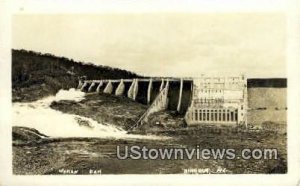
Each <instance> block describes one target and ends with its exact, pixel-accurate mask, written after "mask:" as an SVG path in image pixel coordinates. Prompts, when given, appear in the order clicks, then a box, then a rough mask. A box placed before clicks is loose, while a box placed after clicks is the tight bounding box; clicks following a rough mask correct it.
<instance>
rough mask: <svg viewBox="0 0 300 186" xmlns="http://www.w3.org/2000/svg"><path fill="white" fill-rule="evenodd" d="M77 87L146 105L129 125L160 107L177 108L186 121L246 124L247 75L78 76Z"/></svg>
mask: <svg viewBox="0 0 300 186" xmlns="http://www.w3.org/2000/svg"><path fill="white" fill-rule="evenodd" d="M77 88H78V89H80V90H81V91H84V92H99V93H106V94H113V95H115V96H125V97H128V98H130V99H132V100H134V101H137V102H139V103H142V104H145V105H149V107H148V109H147V110H146V112H145V113H144V114H143V115H142V116H141V118H140V119H139V120H138V121H137V123H136V125H135V126H133V129H134V128H135V127H138V126H140V125H142V124H144V123H145V122H148V117H149V116H150V115H151V114H153V113H155V112H159V111H162V110H171V111H175V112H177V113H178V114H179V115H181V116H182V117H184V119H185V121H186V123H187V124H188V125H199V124H244V125H246V124H247V119H246V115H247V114H246V111H247V79H246V78H244V76H240V77H201V78H137V79H103V80H82V79H81V80H79V84H78V87H77Z"/></svg>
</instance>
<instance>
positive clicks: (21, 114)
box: [13, 89, 164, 139]
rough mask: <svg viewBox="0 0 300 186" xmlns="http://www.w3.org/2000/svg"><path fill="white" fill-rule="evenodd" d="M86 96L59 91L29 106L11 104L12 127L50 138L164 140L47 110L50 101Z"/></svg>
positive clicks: (73, 92) (78, 99)
mask: <svg viewBox="0 0 300 186" xmlns="http://www.w3.org/2000/svg"><path fill="white" fill-rule="evenodd" d="M84 96H85V93H84V92H81V91H78V90H75V89H70V90H60V91H59V92H58V93H57V94H56V95H55V96H50V97H47V98H44V99H41V100H38V101H35V102H30V103H13V126H23V127H30V128H34V129H37V130H38V131H40V132H41V133H43V134H45V135H48V136H50V137H99V138H143V139H164V138H163V137H159V136H149V135H147V136H146V135H133V134H127V131H125V130H123V129H121V128H118V127H116V126H114V125H109V124H101V123H98V122H97V121H95V120H93V119H91V118H87V117H83V116H79V115H75V114H66V113H63V112H60V111H57V110H54V109H52V108H50V104H51V103H52V102H53V101H60V100H73V101H76V102H78V101H81V100H83V99H85V97H84Z"/></svg>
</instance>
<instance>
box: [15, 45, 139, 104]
mask: <svg viewBox="0 0 300 186" xmlns="http://www.w3.org/2000/svg"><path fill="white" fill-rule="evenodd" d="M81 76H86V78H87V79H107V78H109V79H120V78H134V77H138V75H137V74H135V73H132V72H129V71H126V70H121V69H118V68H111V67H108V66H96V65H94V64H91V63H82V62H76V61H74V60H72V59H68V58H65V57H57V56H54V55H52V54H41V53H38V52H33V51H26V50H12V89H13V101H33V100H37V99H39V98H41V97H44V96H47V95H51V94H55V93H56V92H57V91H58V90H59V89H61V88H64V89H67V88H71V87H76V86H77V84H78V78H79V77H81Z"/></svg>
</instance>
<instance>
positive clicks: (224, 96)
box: [185, 76, 247, 125]
mask: <svg viewBox="0 0 300 186" xmlns="http://www.w3.org/2000/svg"><path fill="white" fill-rule="evenodd" d="M192 91H193V92H192V100H191V104H190V107H189V108H188V110H187V112H186V115H185V121H186V123H187V124H188V125H201V124H221V125H233V124H237V125H247V79H246V78H245V77H244V76H239V77H205V76H203V77H201V78H196V79H194V80H193V90H192Z"/></svg>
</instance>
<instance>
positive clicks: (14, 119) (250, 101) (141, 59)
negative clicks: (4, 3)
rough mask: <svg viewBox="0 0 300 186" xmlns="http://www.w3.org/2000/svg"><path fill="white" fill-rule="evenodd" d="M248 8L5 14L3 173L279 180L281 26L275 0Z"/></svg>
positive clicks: (282, 157)
mask: <svg viewBox="0 0 300 186" xmlns="http://www.w3.org/2000/svg"><path fill="white" fill-rule="evenodd" d="M264 1H268V2H269V3H270V1H269V0H264ZM247 2H248V4H247V6H245V4H243V3H240V4H238V2H235V1H234V2H233V3H232V4H231V5H232V6H230V5H227V6H225V5H224V7H222V6H220V4H218V3H217V1H216V2H210V3H204V4H201V3H200V4H201V6H199V7H200V8H199V10H198V9H197V11H196V9H192V8H191V7H193V6H190V8H191V9H189V10H181V11H170V10H169V9H157V10H155V11H153V10H152V7H151V6H149V7H147V8H149V9H151V11H144V10H143V9H141V10H140V11H134V10H135V9H134V8H132V9H130V10H128V11H120V10H122V9H121V8H120V9H117V10H115V11H103V12H96V11H91V12H78V13H76V12H65V13H64V12H57V13H51V12H50V13H47V12H35V13H30V11H28V13H26V6H24V7H22V6H20V7H19V8H18V9H17V11H19V13H14V14H12V15H11V17H10V20H11V21H10V24H11V27H10V29H11V30H10V35H11V46H10V49H9V52H10V54H9V56H10V60H11V61H10V67H11V73H10V79H11V81H10V82H9V83H10V85H11V86H10V87H11V88H10V92H11V99H10V103H11V112H10V113H11V114H10V116H11V120H10V121H11V123H10V124H7V126H8V128H9V129H10V134H9V135H10V136H11V141H10V147H9V148H10V149H11V152H10V155H11V160H10V162H8V163H9V164H10V165H11V174H12V175H13V176H25V175H26V176H37V175H44V176H47V175H51V176H58V175H59V176H60V178H61V179H63V178H64V177H66V178H67V177H68V176H70V175H72V176H75V175H81V176H91V175H93V176H94V177H97V176H99V177H97V179H101V176H105V175H136V176H139V175H141V176H142V175H158V174H159V175H166V176H167V175H177V176H184V175H190V176H191V175H193V176H199V177H201V176H202V175H223V176H226V175H270V176H276V175H278V176H284V175H287V174H288V173H289V168H290V167H289V166H290V165H291V162H289V161H294V160H292V159H291V158H288V157H290V154H289V153H290V151H289V153H288V150H289V149H291V148H290V146H289V144H290V143H289V136H292V135H293V134H294V133H292V134H290V133H289V131H290V130H288V126H289V127H290V126H293V125H294V124H291V122H294V121H291V120H290V119H289V118H288V116H289V111H290V104H288V100H289V99H288V92H289V90H290V89H291V87H290V84H289V77H290V76H289V72H290V71H289V70H288V59H290V58H289V57H288V56H289V54H290V53H289V52H288V50H287V49H288V48H289V47H288V41H290V39H289V36H290V34H289V31H288V29H287V28H288V25H289V21H288V20H289V19H288V16H287V13H286V12H285V11H283V10H282V9H281V6H282V5H283V4H284V3H283V2H282V1H280V0H275V1H274V4H273V5H272V4H268V6H267V5H264V6H259V5H258V4H255V2H257V3H258V1H256V0H254V1H253V2H251V3H250V2H249V1H247ZM190 3H191V2H190ZM100 4H101V3H100ZM23 5H26V4H23ZM180 5H181V3H178V5H177V6H176V7H177V8H180ZM182 5H183V4H182ZM196 5H198V4H197V3H196V4H195V7H196ZM90 6H92V5H90ZM128 6H129V5H128ZM243 6H245V7H243ZM172 7H173V6H172ZM183 7H185V5H184V6H183ZM226 7H227V8H226ZM233 7H235V8H240V9H238V10H232V8H233ZM249 7H251V8H249ZM262 7H264V9H262ZM110 8H111V7H110ZM122 8H124V7H122ZM247 8H249V10H248V9H247ZM103 9H104V8H103ZM22 11H25V13H24V12H23V13H22ZM3 70H4V69H2V71H3ZM295 70H296V69H295ZM292 81H293V80H292ZM294 87H295V85H293V86H292V88H294ZM297 100H299V99H297ZM295 104H299V103H296V102H295ZM292 110H293V109H292ZM1 114H3V113H1ZM288 147H289V148H288ZM253 181H254V180H253ZM0 184H1V183H0ZM298 184H299V183H298Z"/></svg>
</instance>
